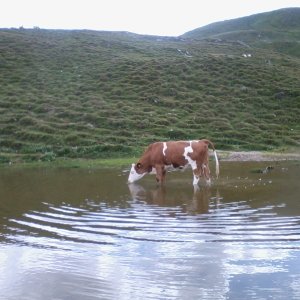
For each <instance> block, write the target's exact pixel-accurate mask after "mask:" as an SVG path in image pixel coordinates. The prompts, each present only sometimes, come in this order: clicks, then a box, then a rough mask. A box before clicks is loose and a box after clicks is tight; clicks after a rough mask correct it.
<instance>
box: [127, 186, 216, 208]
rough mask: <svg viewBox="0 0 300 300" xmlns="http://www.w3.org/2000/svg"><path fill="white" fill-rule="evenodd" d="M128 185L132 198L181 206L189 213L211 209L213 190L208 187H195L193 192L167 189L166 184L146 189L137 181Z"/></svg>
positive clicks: (156, 203) (165, 205)
mask: <svg viewBox="0 0 300 300" xmlns="http://www.w3.org/2000/svg"><path fill="white" fill-rule="evenodd" d="M128 187H129V191H130V194H131V197H132V199H134V200H138V201H145V202H147V203H148V204H150V205H158V206H160V207H178V206H181V207H182V211H183V212H185V213H188V214H205V213H208V211H209V203H210V199H211V194H212V191H211V189H210V188H208V187H204V188H202V189H194V190H193V193H190V192H187V191H184V190H178V189H167V188H166V187H165V186H159V187H157V188H155V189H150V190H146V189H145V188H144V187H142V186H141V185H139V184H136V183H133V184H129V185H128ZM217 194H218V193H217ZM218 196H219V195H218ZM213 198H216V197H213Z"/></svg>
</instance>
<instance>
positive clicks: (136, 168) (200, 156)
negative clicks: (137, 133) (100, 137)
mask: <svg viewBox="0 0 300 300" xmlns="http://www.w3.org/2000/svg"><path fill="white" fill-rule="evenodd" d="M208 146H210V147H211V148H212V149H213V151H214V155H215V160H216V175H217V176H218V175H219V161H218V157H217V153H216V150H215V147H214V145H213V143H212V142H210V141H209V140H197V141H177V142H174V141H171V142H157V143H154V144H150V145H149V146H148V148H147V149H146V150H145V152H144V154H143V155H142V157H141V158H140V159H139V161H138V162H137V163H136V164H132V167H131V170H130V173H129V177H128V182H129V183H132V182H135V181H137V180H139V179H141V178H142V177H143V176H144V175H145V174H147V173H152V172H153V173H155V174H156V180H157V182H158V183H163V182H164V181H165V176H166V169H169V168H175V169H176V168H183V167H186V166H191V167H192V170H193V176H194V180H193V184H194V185H197V184H198V182H199V179H200V176H202V175H203V176H204V177H205V178H206V181H207V182H208V183H210V170H209V166H208V159H209V154H208Z"/></svg>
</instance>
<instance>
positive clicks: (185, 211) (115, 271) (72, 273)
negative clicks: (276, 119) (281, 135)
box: [0, 162, 300, 300]
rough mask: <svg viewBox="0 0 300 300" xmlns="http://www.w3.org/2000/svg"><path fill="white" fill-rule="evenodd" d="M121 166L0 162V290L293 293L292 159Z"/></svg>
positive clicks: (297, 295)
mask: <svg viewBox="0 0 300 300" xmlns="http://www.w3.org/2000/svg"><path fill="white" fill-rule="evenodd" d="M269 165H271V166H272V167H274V168H273V169H272V170H270V172H267V173H260V172H258V170H263V169H264V168H266V167H267V166H269ZM127 176H128V171H126V170H96V171H94V170H93V171H88V170H76V169H73V170H70V169H68V170H65V169H55V170H50V169H41V170H16V169H13V170H10V169H1V170H0V270H1V272H0V299H1V300H2V299H3V300H23V299H28V300H35V299H44V300H48V299H51V300H60V299H62V300H65V299H70V300H77V299H78V300H79V299H80V300H88V299H300V197H299V195H300V185H299V176H300V163H299V162H280V163H267V162H260V163H229V162H227V163H225V162H223V163H221V178H220V179H219V180H217V181H214V183H213V185H212V186H211V187H206V186H205V185H204V183H202V186H201V187H200V189H199V190H197V191H194V189H193V186H192V175H191V171H190V170H187V171H186V172H184V173H182V172H176V173H171V174H168V176H167V184H166V186H165V187H164V188H158V187H157V186H156V183H155V180H154V177H153V176H151V175H149V176H147V177H144V178H143V179H142V180H141V181H140V182H139V184H135V185H129V186H128V185H127V183H126V181H127Z"/></svg>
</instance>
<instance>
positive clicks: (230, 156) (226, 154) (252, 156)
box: [218, 151, 300, 161]
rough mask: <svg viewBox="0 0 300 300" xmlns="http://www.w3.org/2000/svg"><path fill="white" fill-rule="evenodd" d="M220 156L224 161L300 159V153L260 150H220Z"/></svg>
mask: <svg viewBox="0 0 300 300" xmlns="http://www.w3.org/2000/svg"><path fill="white" fill-rule="evenodd" d="M218 156H219V158H220V159H221V160H223V161H280V160H300V153H269V152H260V151H245V152H242V151H240V152H233V151H218Z"/></svg>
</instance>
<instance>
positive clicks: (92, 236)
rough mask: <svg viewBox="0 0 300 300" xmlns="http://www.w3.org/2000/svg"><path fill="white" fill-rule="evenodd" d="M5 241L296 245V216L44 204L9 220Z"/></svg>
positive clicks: (232, 208) (69, 245)
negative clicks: (193, 213) (192, 212)
mask: <svg viewBox="0 0 300 300" xmlns="http://www.w3.org/2000/svg"><path fill="white" fill-rule="evenodd" d="M6 229H7V231H6V238H7V240H10V241H11V242H18V243H22V244H31V245H36V246H39V247H62V248H64V249H70V250H76V251H78V250H79V249H84V247H85V244H87V243H89V244H103V245H105V244H120V243H122V240H124V239H127V240H137V241H149V242H169V243H187V242H192V243H201V242H219V243H225V242H239V243H247V242H272V243H277V246H278V244H280V243H284V242H288V241H300V218H299V217H290V216H289V217H283V216H277V215H276V213H274V207H273V206H270V207H264V208H258V209H253V208H251V207H249V205H247V203H243V202H239V203H228V204H219V205H218V206H217V207H216V205H215V203H214V201H212V200H211V202H210V209H209V213H207V214H202V215H189V214H188V212H186V211H185V210H184V208H183V207H182V206H175V207H160V206H157V205H148V204H146V203H145V202H143V201H141V200H135V199H134V200H130V201H128V207H126V208H120V207H109V206H107V205H106V204H105V203H100V204H98V205H95V203H94V202H93V201H91V202H89V201H88V200H87V201H86V203H85V207H84V208H81V207H80V208H78V207H71V206H69V205H61V206H59V207H55V206H52V205H50V204H48V203H44V210H43V211H31V212H28V213H25V214H23V216H22V217H21V218H19V219H10V220H9V222H8V225H7V228H6Z"/></svg>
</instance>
